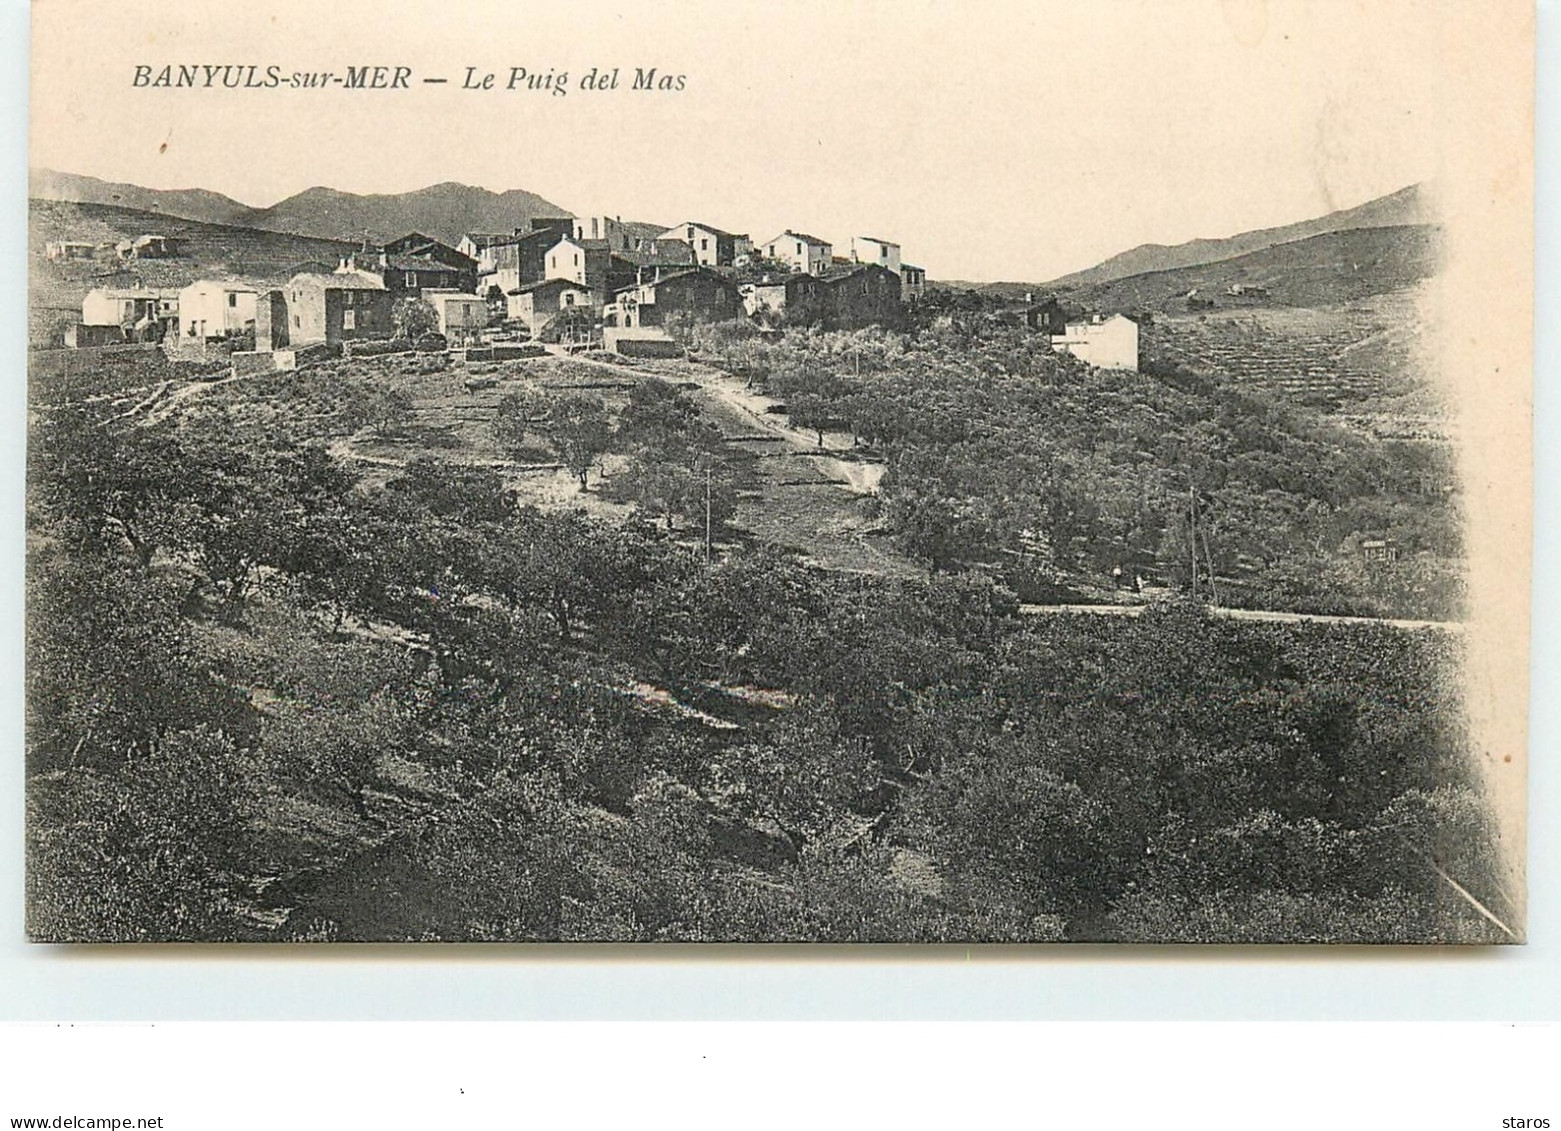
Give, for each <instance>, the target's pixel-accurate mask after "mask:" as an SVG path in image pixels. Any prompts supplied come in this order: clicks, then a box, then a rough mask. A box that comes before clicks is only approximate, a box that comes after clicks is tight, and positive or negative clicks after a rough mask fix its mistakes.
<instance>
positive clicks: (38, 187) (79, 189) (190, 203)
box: [27, 169, 255, 224]
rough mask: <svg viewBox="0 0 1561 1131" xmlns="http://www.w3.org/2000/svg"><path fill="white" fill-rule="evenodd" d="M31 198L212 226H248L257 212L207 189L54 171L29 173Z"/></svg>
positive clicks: (35, 170)
mask: <svg viewBox="0 0 1561 1131" xmlns="http://www.w3.org/2000/svg"><path fill="white" fill-rule="evenodd" d="M27 195H28V196H29V197H31V198H32V199H34V200H68V201H74V202H76V203H78V204H108V205H113V206H114V207H116V208H135V209H138V210H140V211H142V212H156V213H161V214H162V215H165V216H177V217H180V218H182V219H185V220H201V221H204V222H205V223H208V224H247V223H249V216H250V214H251V213H253V212H254V211H255V210H254V209H253V208H251V207H249V205H247V204H240V203H239V202H238V201H236V200H234V199H233V198H232V197H228V196H223V195H222V194H221V193H220V192H210V191H209V190H207V189H199V188H192V189H148V188H142V187H141V186H140V185H127V184H120V183H118V182H114V181H101V180H99V179H98V178H96V177H83V176H79V175H78V174H76V173H56V172H55V171H54V170H52V169H33V170H30V171H29V172H28V174H27Z"/></svg>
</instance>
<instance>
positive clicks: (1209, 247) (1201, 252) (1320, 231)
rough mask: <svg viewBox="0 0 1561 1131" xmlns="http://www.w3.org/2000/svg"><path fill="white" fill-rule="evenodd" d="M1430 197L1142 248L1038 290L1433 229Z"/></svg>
mask: <svg viewBox="0 0 1561 1131" xmlns="http://www.w3.org/2000/svg"><path fill="white" fill-rule="evenodd" d="M1429 198H1430V192H1429V189H1428V187H1427V186H1426V185H1424V184H1419V183H1417V184H1412V185H1406V186H1405V187H1404V188H1401V189H1398V190H1396V191H1395V192H1390V193H1388V194H1387V195H1386V196H1380V197H1377V198H1376V199H1374V200H1368V201H1366V202H1365V203H1363V204H1358V205H1355V206H1354V207H1353V208H1342V209H1337V210H1335V211H1333V212H1329V213H1327V214H1325V215H1323V216H1317V217H1313V218H1312V219H1309V220H1299V221H1296V222H1295V223H1292V224H1282V225H1279V226H1278V227H1273V228H1256V229H1253V230H1252V231H1249V232H1238V233H1236V234H1235V235H1231V236H1223V237H1219V238H1200V239H1193V240H1188V241H1186V242H1185V243H1179V244H1155V243H1147V244H1140V245H1138V246H1137V247H1133V248H1129V249H1128V250H1127V251H1123V252H1119V253H1118V254H1116V255H1113V256H1111V257H1110V258H1108V259H1103V260H1101V261H1100V262H1099V263H1097V264H1095V266H1093V267H1089V268H1085V269H1084V270H1082V271H1074V272H1072V273H1071V274H1068V275H1062V276H1060V277H1058V278H1056V279H1053V280H1051V281H1050V282H1048V283H1044V284H1041V285H1040V287H1038V288H1037V289H1048V290H1074V289H1079V288H1086V287H1094V286H1100V285H1102V284H1105V283H1111V282H1115V281H1117V280H1119V279H1126V278H1129V277H1131V276H1134V275H1147V274H1154V273H1159V272H1165V271H1174V270H1178V269H1180V268H1185V267H1199V266H1204V265H1206V264H1210V263H1217V262H1220V261H1223V260H1227V259H1234V258H1236V257H1238V256H1242V255H1247V254H1250V253H1252V252H1256V251H1262V250H1264V249H1266V248H1271V247H1276V246H1278V245H1280V244H1286V243H1296V242H1299V241H1301V240H1305V239H1310V238H1311V237H1313V236H1320V235H1328V234H1331V233H1335V232H1344V231H1354V230H1358V229H1363V228H1396V227H1409V226H1416V225H1426V224H1435V223H1437V221H1438V219H1439V218H1438V216H1437V214H1436V211H1435V209H1434V207H1433V205H1432V203H1431V201H1430V199H1429Z"/></svg>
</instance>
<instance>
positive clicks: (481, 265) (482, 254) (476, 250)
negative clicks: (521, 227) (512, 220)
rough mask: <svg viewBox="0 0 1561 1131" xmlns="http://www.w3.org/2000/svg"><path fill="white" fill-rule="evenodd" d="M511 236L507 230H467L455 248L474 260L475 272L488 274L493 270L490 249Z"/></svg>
mask: <svg viewBox="0 0 1561 1131" xmlns="http://www.w3.org/2000/svg"><path fill="white" fill-rule="evenodd" d="M513 238H514V237H513V236H511V235H510V234H508V233H507V232H467V233H466V234H465V235H464V236H462V237H461V242H460V243H458V244H456V245H455V250H456V251H458V252H460V253H461V254H462V255H464V256H466V258H468V259H470V260H473V261H475V262H476V264H477V274H479V275H488V274H491V273H492V272H493V255H492V249H493V248H494V247H496V246H497V245H499V244H501V243H506V242H507V241H509V240H511V239H513Z"/></svg>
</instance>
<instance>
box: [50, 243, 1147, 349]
mask: <svg viewBox="0 0 1561 1131" xmlns="http://www.w3.org/2000/svg"><path fill="white" fill-rule="evenodd" d="M842 250H843V251H844V252H845V254H839V253H838V252H839V251H842ZM181 254H182V250H181V241H180V240H179V239H178V238H176V237H172V236H168V235H164V234H160V233H156V232H143V233H140V234H138V235H136V236H134V237H130V238H125V239H120V240H117V241H114V242H113V243H111V244H110V243H94V242H93V241H92V240H89V239H83V238H74V237H73V236H66V237H63V238H60V239H55V240H50V241H47V242H46V244H45V247H44V256H45V258H46V259H47V260H49V261H51V262H53V263H55V264H58V265H64V266H77V267H81V266H85V265H89V264H102V265H103V267H104V269H105V271H104V273H110V272H112V273H114V274H115V275H116V276H129V278H130V285H104V286H95V287H93V288H92V289H91V290H89V291H88V292H87V293H86V294H85V296H84V297H83V298H82V301H81V315H80V319H79V321H72V322H70V323H68V324H65V325H63V326H61V327H60V329H59V330H58V331H57V332H56V333H55V334H54V335H53V337H52V340H51V341H49V342H48V343H47V344H52V345H55V346H64V347H66V348H71V349H84V348H97V347H113V346H123V345H143V346H145V345H158V346H161V347H162V348H163V349H164V351H165V352H167V353H169V354H170V355H172V356H192V355H193V356H198V357H203V358H204V357H209V356H212V354H213V353H214V352H218V351H228V352H231V353H233V354H234V355H235V365H241V366H243V367H244V368H245V369H246V370H247V371H254V368H255V366H256V365H257V364H259V365H262V366H264V365H267V364H274V365H276V366H277V367H279V368H290V367H292V366H294V365H296V364H298V351H299V350H305V351H313V352H314V353H315V354H318V352H319V347H324V348H325V349H326V350H327V351H332V352H337V351H340V350H341V349H342V348H343V347H344V346H345V347H346V348H347V349H348V350H349V351H350V350H351V348H352V343H363V342H368V341H377V340H385V339H388V338H392V337H394V336H396V335H398V334H401V335H403V336H404V335H405V332H406V330H407V326H408V323H409V317H411V318H412V320H413V322H415V323H416V325H417V327H418V328H419V329H420V330H422V331H424V333H425V335H426V334H427V333H432V334H437V335H438V336H439V337H441V338H442V339H443V341H442V343H441V344H442V345H445V346H448V347H451V348H454V349H459V350H466V349H471V348H476V349H484V348H488V347H494V348H498V349H499V350H500V355H499V356H501V357H502V356H503V351H504V349H505V348H506V347H507V346H509V345H511V344H513V343H516V342H523V341H526V340H534V341H537V342H542V343H546V344H548V345H554V346H557V347H559V348H561V349H562V350H564V351H580V350H588V349H601V348H604V349H607V350H610V351H613V352H615V353H618V354H620V355H623V356H629V357H633V356H639V357H655V356H661V357H666V356H675V355H676V354H678V353H679V352H681V351H680V348H679V347H678V345H677V343H676V342H675V341H674V340H673V337H672V336H671V335H670V334H669V333H668V330H669V328H670V327H673V326H678V325H682V326H687V325H690V324H696V323H719V322H732V321H744V320H750V321H752V322H754V323H756V324H758V325H759V326H760V327H763V328H766V329H770V330H779V329H780V328H782V327H784V326H802V327H805V326H809V325H813V326H818V327H821V328H823V329H825V330H857V329H862V328H864V327H868V326H882V327H888V328H895V327H898V326H900V325H902V324H903V322H904V315H905V311H906V308H907V307H910V306H914V305H915V304H917V303H920V302H921V301H922V300H923V299H924V297H925V295H926V291H927V274H926V271H925V269H924V268H922V267H919V266H916V265H915V264H912V263H909V262H906V261H905V259H904V258H903V255H902V249H901V246H900V245H899V244H898V243H896V242H894V241H892V240H887V239H880V238H876V237H869V236H855V237H852V238H851V239H850V240H849V242H848V243H847V245H846V247H845V248H844V249H837V247H836V246H835V245H834V244H832V243H831V242H829V241H828V240H824V239H821V238H819V237H818V236H814V235H810V234H808V233H806V232H802V231H797V230H792V229H787V230H785V231H782V232H780V233H778V234H777V235H775V236H773V237H771V238H769V239H767V240H763V241H760V242H757V243H756V242H755V241H754V240H752V239H751V238H750V237H749V236H748V235H747V234H745V233H744V234H739V233H733V232H728V231H725V230H723V229H721V228H718V227H716V226H714V225H712V224H708V223H705V222H702V221H697V220H689V221H686V222H684V223H682V224H678V225H676V226H674V227H671V228H661V227H659V226H657V225H654V224H646V223H638V222H634V221H627V222H626V221H624V220H623V219H622V218H621V217H617V216H605V215H593V216H587V217H572V216H556V217H550V216H541V217H532V218H531V219H530V221H529V223H528V224H527V225H525V226H523V227H516V228H514V229H513V230H511V231H509V232H505V233H489V232H469V233H467V234H465V235H464V236H463V237H462V239H461V240H460V241H459V242H458V243H457V244H456V245H455V246H451V245H450V244H447V243H444V242H441V241H440V240H438V239H435V238H433V237H431V236H427V235H424V234H422V233H418V232H410V233H407V234H406V235H403V236H401V237H400V238H397V239H394V240H391V241H388V242H385V243H383V244H380V245H377V246H374V245H370V244H369V243H368V241H364V242H363V243H362V245H361V246H359V247H356V248H352V249H351V250H344V252H343V254H341V255H339V256H338V257H337V258H336V261H335V262H334V263H328V262H308V263H300V264H297V265H295V269H294V270H292V271H291V272H289V273H288V275H287V277H286V278H285V279H280V278H276V277H262V276H259V275H254V276H251V277H244V278H218V277H201V278H197V279H194V280H192V281H190V282H188V283H187V284H185V285H183V286H178V287H175V286H166V285H165V286H157V285H146V284H145V283H144V281H143V280H142V277H141V276H142V275H143V274H144V273H145V271H146V269H147V268H148V267H150V266H154V265H155V266H160V267H164V268H166V267H168V266H170V265H173V264H176V263H177V261H178V260H179V258H180V256H181ZM406 300H421V302H422V303H425V304H426V311H425V315H426V316H431V322H430V324H429V325H427V326H426V327H425V326H423V325H422V323H421V322H416V317H415V316H409V315H408V314H407V311H406V310H405V308H404V307H403V308H399V309H398V304H403V303H404V302H405V301H406ZM1061 309H1062V308H1061V307H1060V305H1059V304H1058V303H1057V302H1056V301H1055V300H1054V299H1053V300H1050V301H1049V302H1047V303H1042V304H1036V303H1035V302H1033V296H1026V302H1025V303H1024V304H1022V305H1019V306H1017V307H1015V310H1014V313H1015V314H1016V316H1017V317H1018V318H1019V320H1020V321H1021V322H1022V323H1023V324H1024V325H1026V326H1028V327H1029V328H1031V329H1035V330H1039V331H1041V332H1043V333H1046V334H1048V335H1050V338H1051V342H1052V344H1053V347H1054V348H1055V349H1057V350H1059V351H1064V352H1068V353H1072V354H1074V355H1075V356H1077V357H1079V358H1080V359H1081V360H1083V361H1085V362H1086V363H1088V364H1091V365H1094V366H1096V367H1099V368H1115V369H1127V370H1134V369H1137V367H1138V326H1137V324H1136V323H1135V322H1134V321H1132V320H1131V319H1129V318H1127V317H1125V316H1124V315H1122V314H1121V313H1120V312H1112V313H1111V314H1110V315H1109V316H1102V315H1099V314H1096V315H1094V316H1092V317H1089V318H1083V319H1076V320H1073V321H1069V320H1067V319H1065V318H1064V317H1063V316H1062V313H1061Z"/></svg>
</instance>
